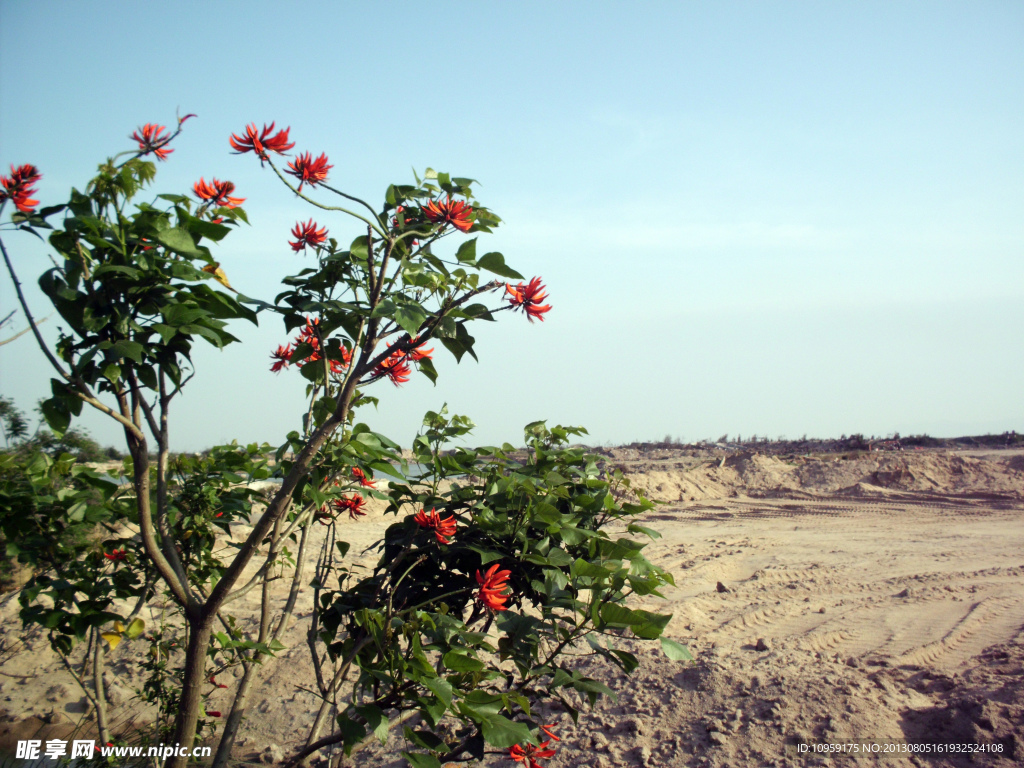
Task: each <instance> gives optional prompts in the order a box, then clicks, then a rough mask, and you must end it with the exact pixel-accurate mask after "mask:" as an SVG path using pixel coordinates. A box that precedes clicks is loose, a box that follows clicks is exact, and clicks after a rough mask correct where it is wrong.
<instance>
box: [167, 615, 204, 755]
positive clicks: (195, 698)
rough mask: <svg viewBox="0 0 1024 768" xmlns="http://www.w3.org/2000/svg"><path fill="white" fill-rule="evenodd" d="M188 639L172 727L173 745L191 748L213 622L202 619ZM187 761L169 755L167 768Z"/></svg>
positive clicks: (194, 738)
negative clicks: (183, 673) (175, 718)
mask: <svg viewBox="0 0 1024 768" xmlns="http://www.w3.org/2000/svg"><path fill="white" fill-rule="evenodd" d="M189 623H190V624H191V627H190V628H191V632H190V633H189V639H188V651H187V652H186V654H185V675H184V678H185V679H184V685H183V686H182V689H181V699H180V700H179V701H178V717H177V722H176V723H175V728H174V739H175V743H177V744H180V745H181V746H182V747H187V748H188V749H189V751H190V753H191V749H192V747H193V745H194V743H195V740H196V725H197V724H198V722H199V705H200V702H201V701H202V693H203V690H202V686H203V683H204V682H205V681H206V650H207V647H208V646H209V644H210V635H211V634H212V632H213V621H212V619H211V618H209V617H206V618H203V619H201V620H200V621H199V622H197V623H196V624H192V621H191V619H190V620H189ZM188 762H189V758H188V757H184V756H181V755H177V756H172V757H171V758H170V760H168V762H167V768H185V766H186V765H187V764H188Z"/></svg>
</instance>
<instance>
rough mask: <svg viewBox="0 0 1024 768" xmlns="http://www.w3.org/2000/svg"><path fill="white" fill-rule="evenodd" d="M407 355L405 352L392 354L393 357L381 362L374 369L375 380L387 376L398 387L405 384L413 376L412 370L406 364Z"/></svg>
mask: <svg viewBox="0 0 1024 768" xmlns="http://www.w3.org/2000/svg"><path fill="white" fill-rule="evenodd" d="M406 357H407V356H406V355H405V353H403V352H392V353H391V357H387V358H385V359H383V360H381V361H380V362H379V363H378V364H377V367H376V368H374V369H373V375H374V377H375V378H383V377H384V376H387V377H388V378H389V379H391V383H392V384H394V385H395V386H396V387H397V386H399V385H401V384H405V382H407V381H408V380H409V376H410V375H412V369H411V368H410V367H409V363H407V362H406Z"/></svg>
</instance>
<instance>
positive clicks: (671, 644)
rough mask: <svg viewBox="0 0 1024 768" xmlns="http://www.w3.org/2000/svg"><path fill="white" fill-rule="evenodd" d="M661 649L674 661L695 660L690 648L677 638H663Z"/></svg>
mask: <svg viewBox="0 0 1024 768" xmlns="http://www.w3.org/2000/svg"><path fill="white" fill-rule="evenodd" d="M661 650H662V651H664V652H665V655H666V656H668V657H669V658H670V659H672V661H693V654H692V653H690V649H689V648H687V647H686V646H685V645H683V644H682V643H677V642H676V641H675V640H669V639H668V638H667V637H663V638H661Z"/></svg>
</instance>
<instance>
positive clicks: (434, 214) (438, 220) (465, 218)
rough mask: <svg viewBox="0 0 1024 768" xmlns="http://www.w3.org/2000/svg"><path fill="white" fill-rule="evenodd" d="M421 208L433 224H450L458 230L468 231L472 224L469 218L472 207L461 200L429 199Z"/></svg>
mask: <svg viewBox="0 0 1024 768" xmlns="http://www.w3.org/2000/svg"><path fill="white" fill-rule="evenodd" d="M421 210H422V211H423V215H424V216H426V217H427V218H428V219H430V221H432V222H433V223H434V224H441V225H445V224H451V225H452V226H453V227H455V228H456V229H457V230H459V231H460V232H469V228H470V227H472V226H473V222H472V221H471V220H470V218H469V217H470V215H471V214H472V213H473V209H472V208H471V207H470V206H468V205H466V204H465V203H464V202H462V201H461V200H452V199H451V198H450V197H449V198H448V199H447V200H431V201H430V202H429V203H427V204H426V205H424V206H423V208H422V209H421Z"/></svg>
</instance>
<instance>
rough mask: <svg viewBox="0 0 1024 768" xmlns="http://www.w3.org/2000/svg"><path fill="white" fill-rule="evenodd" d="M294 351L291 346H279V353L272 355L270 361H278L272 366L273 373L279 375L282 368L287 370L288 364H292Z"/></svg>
mask: <svg viewBox="0 0 1024 768" xmlns="http://www.w3.org/2000/svg"><path fill="white" fill-rule="evenodd" d="M293 351H294V350H293V349H292V345H291V344H288V345H279V346H278V348H277V351H276V352H272V353H271V354H270V359H271V360H274V361H276V362H275V363H274V364H273V365H272V366H270V370H271V371H272V372H273V373H277V372H278V371H280V370H281V369H282V368H287V367H288V363H289V362H291V359H292V352H293Z"/></svg>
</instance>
